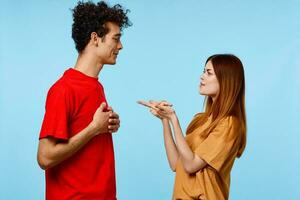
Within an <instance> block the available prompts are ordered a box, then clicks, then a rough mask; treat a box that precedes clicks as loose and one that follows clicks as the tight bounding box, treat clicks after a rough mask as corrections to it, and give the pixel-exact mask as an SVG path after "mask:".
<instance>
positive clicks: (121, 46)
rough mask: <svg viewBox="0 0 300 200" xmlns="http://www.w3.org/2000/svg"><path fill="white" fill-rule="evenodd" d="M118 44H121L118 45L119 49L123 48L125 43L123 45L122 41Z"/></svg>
mask: <svg viewBox="0 0 300 200" xmlns="http://www.w3.org/2000/svg"><path fill="white" fill-rule="evenodd" d="M118 45H119V46H118V49H119V50H121V49H123V45H122V42H121V41H120V42H119V44H118Z"/></svg>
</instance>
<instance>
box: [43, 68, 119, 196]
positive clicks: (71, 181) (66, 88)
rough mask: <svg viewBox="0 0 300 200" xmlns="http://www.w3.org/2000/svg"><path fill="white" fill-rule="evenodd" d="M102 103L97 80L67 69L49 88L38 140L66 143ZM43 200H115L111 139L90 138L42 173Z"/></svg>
mask: <svg viewBox="0 0 300 200" xmlns="http://www.w3.org/2000/svg"><path fill="white" fill-rule="evenodd" d="M102 102H106V99H105V94H104V89H103V86H102V85H101V83H99V82H98V78H93V77H89V76H87V75H85V74H83V73H81V72H79V71H77V70H75V69H68V70H66V71H65V73H64V75H63V76H62V77H61V78H60V79H59V80H58V81H57V82H56V83H55V84H54V85H53V86H52V87H51V88H50V90H49V92H48V95H47V100H46V112H45V116H44V121H43V125H42V128H41V132H40V139H42V138H45V137H54V138H57V139H62V140H68V139H69V138H70V137H72V136H74V135H76V134H77V133H79V132H80V131H81V130H82V129H84V128H85V127H87V126H88V125H89V123H90V122H91V121H92V119H93V116H94V113H95V111H96V110H97V108H98V107H99V106H100V104H101V103H102ZM46 199H47V200H77V199H78V200H79V199H80V200H83V199H86V200H116V181H115V161H114V150H113V141H112V135H111V134H110V133H103V134H99V135H97V136H95V137H94V138H92V139H91V140H90V141H89V142H88V143H87V144H86V145H85V146H84V147H83V148H82V149H80V150H79V151H78V152H77V153H75V154H74V155H73V156H72V157H70V158H68V159H67V160H65V161H63V162H61V163H60V164H58V165H56V166H54V167H52V168H50V169H47V170H46Z"/></svg>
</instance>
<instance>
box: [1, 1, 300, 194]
mask: <svg viewBox="0 0 300 200" xmlns="http://www.w3.org/2000/svg"><path fill="white" fill-rule="evenodd" d="M115 3H121V4H122V5H124V6H125V7H126V8H129V9H130V10H131V13H130V14H129V16H130V19H131V21H132V22H133V26H132V27H130V28H128V29H125V30H124V36H123V37H122V41H123V46H124V49H123V50H122V51H121V53H120V55H119V58H118V63H117V65H115V66H106V67H104V69H103V70H102V72H101V74H100V80H101V82H102V83H103V85H104V87H105V90H106V95H107V99H108V101H109V103H110V105H111V106H112V107H113V108H114V110H115V111H117V112H118V113H119V114H120V116H121V120H122V126H121V128H120V130H119V132H118V133H117V134H115V135H114V145H115V156H116V172H117V191H118V199H120V200H124V199H125V200H128V199H151V200H153V199H163V200H164V199H170V198H171V195H172V189H173V180H174V174H173V172H171V170H170V169H169V167H168V163H167V159H166V156H165V152H164V146H163V137H162V131H161V124H160V122H159V120H157V119H155V118H153V117H152V116H151V115H150V113H149V112H148V110H147V109H145V108H143V107H141V106H139V105H137V104H136V101H137V100H138V99H166V100H169V101H170V102H172V103H173V104H174V107H175V109H176V111H177V114H178V116H179V119H180V121H181V125H182V127H183V129H185V128H186V127H187V125H188V123H189V121H190V120H191V118H192V116H193V115H194V114H195V113H196V112H200V111H201V110H202V108H203V100H204V98H203V97H202V96H200V95H199V94H198V84H199V76H200V74H201V72H202V70H203V66H204V62H205V60H206V58H207V57H208V56H210V55H211V54H215V53H233V54H235V55H237V56H238V57H240V59H241V60H242V61H243V63H244V67H245V73H246V100H247V102H246V106H247V117H248V143H247V148H246V151H245V153H244V155H243V157H242V158H241V159H238V160H236V162H235V166H234V168H233V171H232V179H231V193H230V196H231V198H230V199H239V200H241V199H243V200H247V199H256V200H260V199H262V200H265V199H270V200H277V199H278V200H279V199H280V200H281V199H284V200H285V199H289V200H296V199H300V190H299V186H298V184H297V182H298V180H299V178H300V173H299V168H300V159H299V151H300V149H299V140H300V131H299V129H298V124H299V122H300V114H299V113H300V94H299V86H300V80H299V75H300V68H299V64H300V51H299V50H300V37H299V33H300V20H299V19H300V13H299V10H300V2H299V1H293V0H286V1H283V0H281V1H274V0H273V1H271V0H265V1H247V2H246V1H238V0H232V1H225V0H220V1H212V0H205V1H204V0H203V1H202V0H201V1H200V0H198V1H197V0H189V1H179V0H172V1H171V0H161V1H138V0H131V1H129V0H128V1H125V0H120V1H110V4H115ZM75 5H76V1H59V0H48V1H33V0H31V1H8V0H2V1H1V6H0V15H1V16H0V19H1V22H0V27H1V28H0V29H1V30H0V81H1V82H0V92H1V93H0V106H1V107H0V109H1V115H0V123H1V124H0V131H1V134H0V199H1V200H2V199H3V200H10V199H11V200H15V199H16V200H18V199H31V200H35V199H43V198H44V187H45V183H44V172H43V171H42V170H41V169H40V168H39V167H38V165H37V162H36V151H37V145H38V135H39V130H40V126H41V123H42V119H43V115H44V104H45V98H46V94H47V91H48V89H49V87H50V86H51V85H52V84H53V83H54V82H55V81H56V80H57V79H58V78H59V77H60V76H61V74H62V73H63V72H64V70H65V69H67V68H69V67H72V66H73V65H74V63H75V61H76V57H77V53H76V51H75V47H74V43H73V41H72V38H71V24H72V17H71V11H70V9H71V8H73V7H74V6H75Z"/></svg>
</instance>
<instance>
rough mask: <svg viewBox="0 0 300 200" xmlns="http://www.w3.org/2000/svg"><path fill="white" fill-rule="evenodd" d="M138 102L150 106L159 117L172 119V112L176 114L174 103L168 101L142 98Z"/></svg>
mask: <svg viewBox="0 0 300 200" xmlns="http://www.w3.org/2000/svg"><path fill="white" fill-rule="evenodd" d="M137 103H139V104H141V105H143V106H146V107H148V108H150V112H151V113H152V114H153V115H154V116H156V117H158V118H159V119H161V120H163V119H170V117H171V115H172V114H175V111H174V110H173V109H172V104H170V103H168V102H167V101H159V102H157V101H152V100H150V101H143V100H140V101H138V102H137Z"/></svg>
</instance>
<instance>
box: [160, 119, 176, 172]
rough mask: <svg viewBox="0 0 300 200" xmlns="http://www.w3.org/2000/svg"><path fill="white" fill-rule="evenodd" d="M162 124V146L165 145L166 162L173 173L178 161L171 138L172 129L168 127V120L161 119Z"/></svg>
mask: <svg viewBox="0 0 300 200" xmlns="http://www.w3.org/2000/svg"><path fill="white" fill-rule="evenodd" d="M162 124H163V132H164V144H165V149H166V154H167V158H168V162H169V165H170V167H171V169H172V170H173V171H175V170H176V163H177V160H178V151H177V148H176V144H175V142H174V139H173V136H172V129H171V127H170V123H169V120H167V119H163V120H162Z"/></svg>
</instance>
